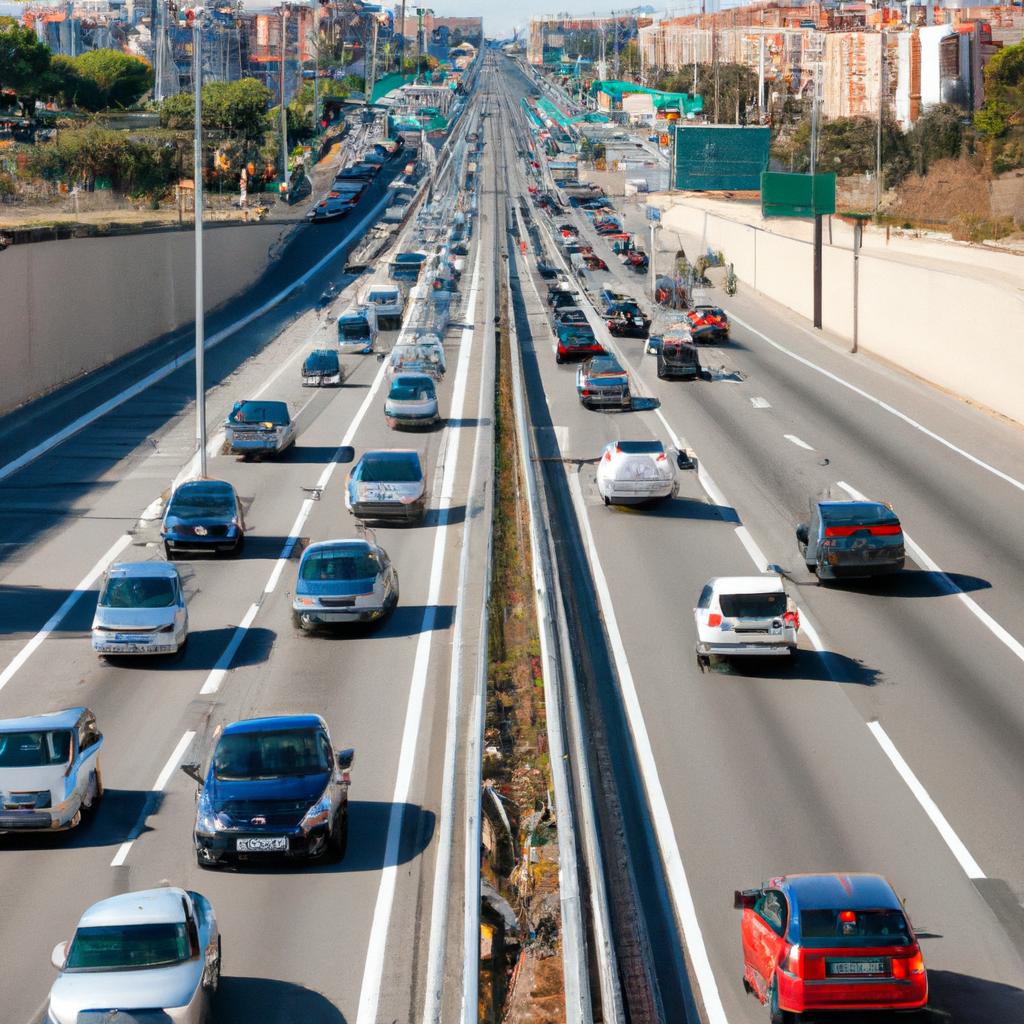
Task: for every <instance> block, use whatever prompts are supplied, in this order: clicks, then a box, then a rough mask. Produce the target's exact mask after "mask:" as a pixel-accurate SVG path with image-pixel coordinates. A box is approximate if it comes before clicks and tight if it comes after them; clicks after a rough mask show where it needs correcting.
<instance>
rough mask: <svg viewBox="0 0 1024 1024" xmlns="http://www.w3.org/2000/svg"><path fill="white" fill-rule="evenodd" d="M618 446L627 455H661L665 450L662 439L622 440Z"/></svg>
mask: <svg viewBox="0 0 1024 1024" xmlns="http://www.w3.org/2000/svg"><path fill="white" fill-rule="evenodd" d="M618 448H619V451H620V452H624V453H625V454H626V455H661V454H663V453H664V451H665V447H664V445H662V443H661V442H660V441H620V442H619V444H618Z"/></svg>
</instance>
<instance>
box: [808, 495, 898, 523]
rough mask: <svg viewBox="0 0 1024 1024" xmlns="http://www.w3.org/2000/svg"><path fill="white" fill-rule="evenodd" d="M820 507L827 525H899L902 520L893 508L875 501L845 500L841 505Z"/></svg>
mask: <svg viewBox="0 0 1024 1024" xmlns="http://www.w3.org/2000/svg"><path fill="white" fill-rule="evenodd" d="M820 508H821V518H822V520H823V521H824V523H825V525H826V526H881V525H893V526H898V525H899V522H900V521H899V519H898V518H897V517H896V514H895V513H894V512H893V511H892V509H889V508H886V507H885V505H881V504H879V503H878V502H874V501H865V502H856V503H854V502H850V503H849V504H847V503H846V502H843V503H842V504H840V505H821V506H820Z"/></svg>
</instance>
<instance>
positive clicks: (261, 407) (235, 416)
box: [231, 402, 290, 427]
mask: <svg viewBox="0 0 1024 1024" xmlns="http://www.w3.org/2000/svg"><path fill="white" fill-rule="evenodd" d="M231 422H232V423H270V424H272V425H273V426H275V427H279V426H283V425H285V424H287V423H289V422H290V420H289V417H288V406H287V405H285V404H284V402H239V403H238V406H237V407H236V408H235V409H234V410H232V412H231Z"/></svg>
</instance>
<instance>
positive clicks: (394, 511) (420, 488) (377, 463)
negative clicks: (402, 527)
mask: <svg viewBox="0 0 1024 1024" xmlns="http://www.w3.org/2000/svg"><path fill="white" fill-rule="evenodd" d="M426 507H427V475H426V473H424V472H423V465H422V463H421V462H420V455H419V452H417V451H415V450H414V449H411V448H389V449H385V450H383V451H371V452H364V453H363V455H362V457H361V458H360V459H359V461H358V462H357V463H356V464H355V465H354V466H353V467H352V471H351V472H350V473H349V475H348V481H347V484H346V486H345V508H347V509H348V510H349V512H351V513H352V514H353V515H355V516H358V517H359V518H360V519H405V520H407V521H412V520H414V519H419V518H421V517H422V515H423V512H424V510H425V509H426Z"/></svg>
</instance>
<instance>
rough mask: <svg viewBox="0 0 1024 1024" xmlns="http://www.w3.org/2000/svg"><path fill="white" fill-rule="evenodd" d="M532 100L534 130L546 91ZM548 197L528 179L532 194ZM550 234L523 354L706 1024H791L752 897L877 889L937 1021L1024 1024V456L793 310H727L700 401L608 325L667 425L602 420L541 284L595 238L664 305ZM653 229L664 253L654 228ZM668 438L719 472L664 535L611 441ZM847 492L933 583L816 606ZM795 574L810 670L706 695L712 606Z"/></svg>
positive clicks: (659, 513)
mask: <svg viewBox="0 0 1024 1024" xmlns="http://www.w3.org/2000/svg"><path fill="white" fill-rule="evenodd" d="M505 74H506V81H507V83H508V89H507V94H508V95H509V97H510V99H511V101H512V102H513V103H516V102H518V98H519V96H521V95H522V94H523V91H524V87H525V83H524V81H523V78H522V76H521V74H520V73H519V72H518V71H514V70H512V69H511V65H506V72H505ZM530 173H531V172H530V171H529V168H528V166H527V163H526V162H525V161H522V160H520V161H517V168H516V173H515V174H514V175H513V186H512V190H513V191H517V192H525V189H526V186H527V184H533V183H535V182H536V179H534V178H529V180H528V176H529V175H530ZM617 205H619V206H620V207H621V206H622V203H621V201H619V202H618V204H617ZM528 215H529V216H532V218H533V219H534V220H535V221H536V222H537V223H538V225H539V226H540V234H541V238H542V239H543V241H544V251H543V252H542V253H539V254H538V253H537V252H536V251H535V247H534V246H533V245H531V247H530V248H531V252H530V254H529V257H528V260H527V261H526V263H527V266H525V267H522V269H521V273H522V274H523V282H524V283H523V303H524V305H525V307H526V312H527V319H528V323H529V329H528V330H527V331H526V332H525V333H524V332H523V331H522V328H521V332H520V333H521V338H522V339H523V341H524V345H525V347H526V351H525V358H526V366H527V378H528V388H529V393H530V401H531V404H532V408H533V416H534V422H535V427H536V430H537V436H538V440H539V441H540V443H541V444H542V446H544V447H542V452H541V455H542V458H544V460H545V463H546V465H549V466H550V465H552V464H554V465H555V466H557V467H560V468H558V469H556V470H555V473H556V475H557V476H558V477H560V478H561V486H562V489H563V491H564V495H565V496H567V497H568V499H571V508H572V510H573V515H572V518H571V520H570V521H568V522H566V523H565V524H564V530H565V536H566V538H567V541H566V542H567V543H570V544H571V543H576V544H578V545H579V546H580V547H582V548H583V549H584V551H585V553H586V556H587V558H588V560H589V564H590V567H591V570H592V574H593V589H594V591H595V592H596V594H597V596H598V599H599V607H600V612H601V613H602V615H603V620H604V627H605V628H604V631H603V632H604V638H605V642H606V644H607V651H608V656H609V661H610V662H611V664H612V665H613V666H614V670H615V677H616V680H617V683H618V687H619V689H620V692H621V698H622V705H623V707H624V709H625V710H624V714H625V715H626V716H627V718H628V721H629V727H630V733H631V736H632V739H633V741H634V744H635V753H636V758H637V763H638V766H639V770H640V772H641V774H642V777H643V780H644V785H645V789H646V795H647V801H648V808H647V809H648V811H649V814H650V821H651V827H652V829H653V831H654V833H655V834H656V836H657V841H658V845H659V848H660V852H661V857H662V868H663V870H664V878H665V881H666V883H667V888H668V891H669V893H670V898H671V900H672V903H673V906H674V910H675V915H676V921H677V924H678V927H679V938H680V941H681V943H682V946H683V948H684V950H685V954H686V957H687V960H688V964H689V968H690V970H689V975H690V978H691V980H692V982H693V991H694V994H695V996H696V997H697V999H698V1000H699V1002H700V1004H701V1017H702V1019H703V1020H707V1021H711V1022H713V1024H720V1022H723V1021H726V1020H728V1021H731V1022H746V1021H759V1020H763V1019H765V1018H766V1011H765V1010H764V1009H763V1008H761V1007H760V1006H759V1005H758V1004H757V1003H756V1001H755V1000H754V999H753V998H752V997H749V996H747V995H745V993H744V990H743V985H742V961H741V956H740V943H739V914H738V912H736V911H734V910H733V909H732V893H733V890H734V889H737V888H744V887H749V886H754V885H757V884H759V883H761V882H763V881H765V880H766V879H767V878H770V877H772V876H774V875H777V874H782V873H786V872H798V871H858V870H863V871H877V872H880V873H882V874H885V875H886V876H888V877H889V879H890V880H891V881H892V883H893V884H894V886H895V888H896V890H897V891H898V892H899V893H900V894H901V895H902V896H903V897H905V899H906V900H907V906H908V910H909V913H910V915H911V918H912V920H913V921H914V922H915V926H916V928H917V929H918V931H919V933H920V935H921V937H922V943H923V951H924V956H925V961H926V965H927V966H928V968H929V976H930V979H931V993H932V996H931V1009H930V1017H931V1019H934V1020H936V1021H938V1020H955V1021H957V1022H978V1024H981V1022H992V1021H1004V1020H1006V1021H1008V1020H1019V1019H1024V963H1022V959H1021V957H1022V952H1024V912H1022V909H1021V903H1020V899H1021V893H1024V873H1022V870H1021V861H1020V856H1019V850H1020V848H1021V843H1022V840H1024V829H1022V826H1021V825H1020V823H1019V821H1018V820H1017V819H1018V817H1019V816H1018V815H1016V814H1015V813H1013V811H1012V810H1011V809H1012V808H1015V807H1017V806H1018V805H1019V793H1020V791H1021V784H1022V782H1024V774H1022V773H1024V758H1022V757H1021V754H1020V751H1021V749H1022V744H1021V739H1022V736H1024V704H1022V702H1021V697H1020V684H1021V680H1022V679H1024V664H1022V660H1024V648H1022V647H1021V641H1024V626H1022V623H1024V599H1022V597H1021V593H1020V587H1019V582H1020V579H1021V578H1022V571H1024V556H1022V552H1021V550H1020V547H1019V538H1020V530H1019V525H1018V524H1019V521H1020V518H1021V511H1022V508H1024V499H1022V494H1021V491H1022V489H1024V484H1022V483H1021V481H1024V443H1022V441H1024V439H1022V437H1021V434H1020V431H1019V429H1018V428H1016V427H1013V426H1011V425H1009V424H1006V423H1003V422H1000V421H998V420H997V419H995V418H993V417H990V416H987V415H985V414H984V413H983V412H980V411H978V410H976V409H972V408H970V407H968V406H966V405H965V404H963V403H961V402H958V401H957V400H956V399H955V398H953V397H951V396H947V395H944V394H941V393H939V392H937V391H936V390H934V389H930V388H927V387H925V386H924V385H923V384H921V383H919V382H917V381H915V380H912V379H909V378H907V377H906V376H904V375H901V374H899V373H898V372H896V371H894V370H892V369H890V368H887V367H885V366H883V365H882V364H880V363H877V362H872V361H869V360H866V359H864V358H863V357H860V358H856V357H851V356H849V355H847V354H845V353H843V352H841V351H839V350H838V349H837V348H836V347H834V346H832V345H830V344H827V343H825V344H823V343H822V342H821V341H819V340H816V339H814V338H813V336H809V335H812V332H811V331H810V330H809V329H808V328H807V326H806V325H804V324H803V323H802V322H800V321H799V320H798V318H796V317H794V316H792V315H791V314H789V313H787V312H786V311H784V310H782V309H781V308H780V307H778V306H775V305H774V304H772V303H771V301H770V299H766V298H765V297H762V296H757V295H753V294H748V295H744V294H742V293H741V294H740V295H738V296H736V297H735V298H733V299H729V298H727V297H726V296H724V295H723V294H722V293H721V292H720V291H717V290H716V291H712V292H711V293H710V297H711V299H712V301H715V302H719V303H721V304H723V305H724V306H725V308H726V309H727V311H728V312H729V313H730V315H731V317H732V322H733V332H732V341H731V342H730V343H728V344H726V345H721V346H718V347H714V348H708V349H705V351H704V353H703V355H702V359H703V361H704V362H705V364H706V365H708V366H710V367H711V368H712V369H713V371H714V372H712V373H711V374H710V375H709V377H710V379H706V380H701V381H698V382H694V383H681V382H670V381H658V380H657V378H656V374H655V367H654V359H653V357H651V356H646V355H644V354H643V343H642V342H641V341H637V340H631V339H622V340H616V339H611V338H609V336H608V334H607V332H606V331H605V329H604V327H603V324H602V323H601V322H600V320H599V319H598V318H596V317H594V318H593V322H594V323H595V325H596V326H597V327H598V334H599V337H601V339H602V341H604V342H605V343H606V344H607V346H608V347H610V348H611V349H612V350H613V351H615V352H616V353H617V354H619V355H620V358H621V361H622V362H623V364H624V365H626V366H628V367H629V368H630V370H631V372H632V374H633V386H634V392H635V393H637V394H639V395H640V396H641V401H640V402H638V403H637V404H638V406H640V409H641V410H642V411H634V412H629V413H621V414H614V413H600V412H588V411H586V410H584V409H582V407H581V406H580V405H579V402H578V400H577V398H576V394H575V388H574V373H575V367H573V366H556V364H555V361H554V356H553V337H552V333H551V329H550V326H549V321H548V319H547V309H546V307H545V305H544V303H543V301H542V300H541V298H540V294H539V293H538V290H540V289H541V285H542V282H541V279H540V277H539V276H538V275H536V273H535V272H531V268H532V265H533V263H534V259H535V257H536V256H537V255H542V256H543V257H544V258H547V259H549V262H550V261H551V257H552V256H553V253H554V246H553V245H552V244H551V242H552V237H551V236H552V228H553V225H554V223H560V222H563V221H565V220H571V221H574V222H575V223H576V224H577V225H578V226H579V227H580V229H581V233H582V235H583V236H584V237H586V238H587V239H588V240H590V241H592V242H593V243H594V251H595V252H596V253H597V254H598V255H601V256H603V257H604V258H605V259H606V260H607V261H608V263H609V265H610V267H611V268H612V269H611V271H610V272H609V273H608V274H601V273H597V274H588V275H587V277H588V278H589V281H588V287H589V288H590V289H591V290H592V293H593V294H596V292H597V290H599V288H600V286H601V285H602V284H604V283H611V282H614V283H615V284H616V285H618V286H621V287H622V288H623V289H624V290H626V291H629V292H631V293H632V294H633V295H634V296H636V297H637V298H638V299H640V300H641V303H642V305H643V306H644V307H645V308H647V309H648V310H650V307H651V302H650V299H649V297H645V294H644V293H645V289H646V288H647V287H648V285H647V282H648V279H647V278H646V277H641V276H639V275H636V274H634V273H632V272H631V271H626V270H624V269H622V268H620V267H619V265H618V263H617V261H615V260H613V258H612V256H611V253H610V249H609V248H608V246H607V245H606V244H605V243H604V241H603V240H601V239H599V238H598V237H597V236H596V234H594V233H593V231H592V228H590V227H589V225H588V222H587V220H586V218H584V217H583V216H582V215H581V214H579V213H578V212H577V211H571V210H566V211H564V212H562V213H558V214H556V219H555V220H552V219H551V218H549V217H548V216H547V215H546V214H544V213H542V212H540V211H538V210H536V209H534V208H532V207H529V208H528ZM627 220H628V227H629V228H630V229H631V230H634V231H639V232H641V234H640V237H641V238H642V239H645V238H646V231H645V230H644V225H643V220H642V209H640V210H638V209H637V207H636V206H633V207H632V208H631V209H630V212H629V213H628V215H627ZM683 243H684V247H686V248H687V252H688V254H689V255H691V258H693V255H694V253H696V252H699V248H697V246H698V245H699V240H698V239H684V240H683ZM521 266H522V264H521ZM648 437H652V438H658V439H660V440H662V441H663V442H664V443H665V444H666V445H671V446H675V445H678V446H680V447H683V448H685V449H687V450H688V451H689V452H691V453H693V454H695V455H696V457H697V461H698V466H699V472H697V473H695V472H693V471H688V472H687V471H683V472H681V473H680V483H681V488H680V494H679V497H678V498H677V499H675V500H673V501H671V502H669V503H667V504H665V505H662V506H660V507H657V508H652V509H647V510H643V511H635V510H622V509H616V508H606V507H604V506H603V504H602V502H601V499H600V497H599V495H598V494H597V491H596V487H595V482H594V466H593V460H594V459H595V458H596V457H597V456H598V455H599V453H600V451H601V449H602V447H603V446H604V445H605V444H606V443H607V442H609V441H613V440H616V439H618V438H648ZM555 460H561V461H560V462H558V461H555ZM549 479H550V476H549ZM826 487H831V488H833V489H836V490H837V493H838V496H840V497H842V496H845V495H846V494H849V495H856V494H860V493H863V494H866V495H868V496H869V497H873V498H878V499H881V500H885V501H891V502H893V503H894V505H895V508H896V510H897V512H898V513H899V514H900V516H901V519H902V521H903V524H904V527H905V529H906V531H907V534H908V536H909V538H910V542H909V544H910V551H909V554H910V556H911V558H910V559H908V568H907V570H906V571H905V572H904V573H903V574H901V576H900V577H899V578H898V579H897V580H895V581H892V582H889V583H885V582H881V581H880V582H878V583H875V584H872V585H870V586H866V587H865V586H862V585H861V586H858V585H852V584H851V585H848V586H833V587H828V588H823V587H819V586H816V585H815V583H814V581H813V579H812V578H811V577H810V576H809V574H808V573H807V572H806V570H805V569H804V567H803V565H802V563H801V560H800V556H799V553H798V551H797V549H796V545H795V541H794V537H793V530H794V527H795V525H796V524H797V523H798V522H799V521H801V520H804V519H806V518H807V515H806V512H807V507H808V500H809V498H810V497H812V496H813V495H815V494H816V493H818V492H819V491H820V490H821V489H823V488H826ZM556 511H557V510H556ZM771 562H774V563H779V564H781V565H782V566H783V567H784V568H786V569H787V570H789V571H790V572H791V574H792V579H791V580H790V583H789V589H790V592H791V593H792V594H793V595H794V596H795V598H796V600H797V602H798V604H799V606H800V608H801V611H802V613H803V619H804V625H805V629H804V632H803V638H802V643H801V650H800V652H799V653H798V654H797V656H796V658H795V659H794V663H793V665H792V666H789V665H778V666H776V665H773V666H770V667H769V668H767V669H766V668H765V666H763V665H757V664H751V665H746V666H734V667H733V668H731V669H729V668H719V670H717V671H712V672H710V673H707V674H702V673H701V672H700V671H699V670H698V667H697V664H696V662H695V658H694V652H693V644H694V641H695V637H694V631H693V618H692V607H693V605H694V604H695V603H696V598H697V595H698V594H699V592H700V588H701V587H702V585H703V584H704V582H705V581H706V580H708V579H710V578H711V577H712V576H716V575H729V574H747V573H750V572H752V571H756V568H764V566H765V564H766V563H771ZM808 626H809V627H810V628H807V627H808Z"/></svg>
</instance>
